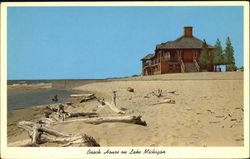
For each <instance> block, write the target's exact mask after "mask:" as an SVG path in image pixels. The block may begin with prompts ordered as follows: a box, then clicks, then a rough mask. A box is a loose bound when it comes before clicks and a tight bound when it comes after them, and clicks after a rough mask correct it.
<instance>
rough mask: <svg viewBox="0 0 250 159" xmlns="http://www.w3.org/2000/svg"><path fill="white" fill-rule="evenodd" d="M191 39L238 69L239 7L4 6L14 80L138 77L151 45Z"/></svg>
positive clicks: (9, 70) (240, 44)
mask: <svg viewBox="0 0 250 159" xmlns="http://www.w3.org/2000/svg"><path fill="white" fill-rule="evenodd" d="M184 26H193V35H194V36H195V37H197V38H199V39H201V40H203V39H205V40H206V42H207V43H208V44H210V45H214V44H215V42H216V39H217V38H219V39H220V41H221V43H222V47H223V48H225V43H226V41H225V40H226V38H227V37H228V36H229V37H230V39H231V42H232V45H233V47H234V54H235V61H236V66H238V67H241V66H243V55H244V52H243V7H240V6H223V7H222V6H207V7H204V6H203V7H202V6H198V7H181V6H179V7H178V6H177V7H173V6H165V7H153V6H149V7H8V10H7V30H8V31H7V63H8V64H7V74H8V79H9V80H14V79H102V78H111V77H124V76H131V75H134V74H140V73H141V68H142V66H141V65H142V64H141V61H140V59H141V58H143V57H144V56H146V55H147V54H149V53H154V50H155V47H156V45H157V44H160V43H163V42H166V41H172V40H175V39H177V38H178V37H180V36H182V35H183V27H184Z"/></svg>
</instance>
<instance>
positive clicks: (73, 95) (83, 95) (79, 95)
mask: <svg viewBox="0 0 250 159" xmlns="http://www.w3.org/2000/svg"><path fill="white" fill-rule="evenodd" d="M91 96H95V95H94V94H71V95H70V97H91Z"/></svg>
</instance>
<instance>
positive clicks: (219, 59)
mask: <svg viewBox="0 0 250 159" xmlns="http://www.w3.org/2000/svg"><path fill="white" fill-rule="evenodd" d="M212 55H213V58H212V62H213V64H214V65H215V70H217V65H221V64H223V63H224V62H223V60H224V59H223V50H222V46H221V42H220V40H219V39H217V40H216V44H215V48H214V49H213V51H212Z"/></svg>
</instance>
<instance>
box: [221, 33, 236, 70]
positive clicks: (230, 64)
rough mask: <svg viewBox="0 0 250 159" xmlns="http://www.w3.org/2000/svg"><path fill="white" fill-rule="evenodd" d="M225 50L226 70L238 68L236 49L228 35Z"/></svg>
mask: <svg viewBox="0 0 250 159" xmlns="http://www.w3.org/2000/svg"><path fill="white" fill-rule="evenodd" d="M224 52H225V64H226V71H234V70H235V69H236V66H235V59H234V49H233V46H232V43H231V41H230V38H229V37H227V39H226V48H225V50H224Z"/></svg>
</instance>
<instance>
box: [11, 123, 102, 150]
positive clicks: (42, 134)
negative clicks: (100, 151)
mask: <svg viewBox="0 0 250 159" xmlns="http://www.w3.org/2000/svg"><path fill="white" fill-rule="evenodd" d="M18 127H21V128H23V129H25V130H26V131H28V133H29V136H30V138H31V140H29V142H28V141H27V140H23V141H19V142H15V143H10V144H9V146H39V145H40V144H43V143H47V142H51V143H59V144H65V145H63V146H70V145H72V146H100V145H99V144H98V143H97V142H96V141H95V139H94V138H93V137H91V136H88V135H86V134H80V135H72V134H66V133H62V132H58V131H56V130H52V129H49V128H46V127H44V126H43V125H41V124H38V123H34V122H29V121H21V122H19V123H18Z"/></svg>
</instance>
